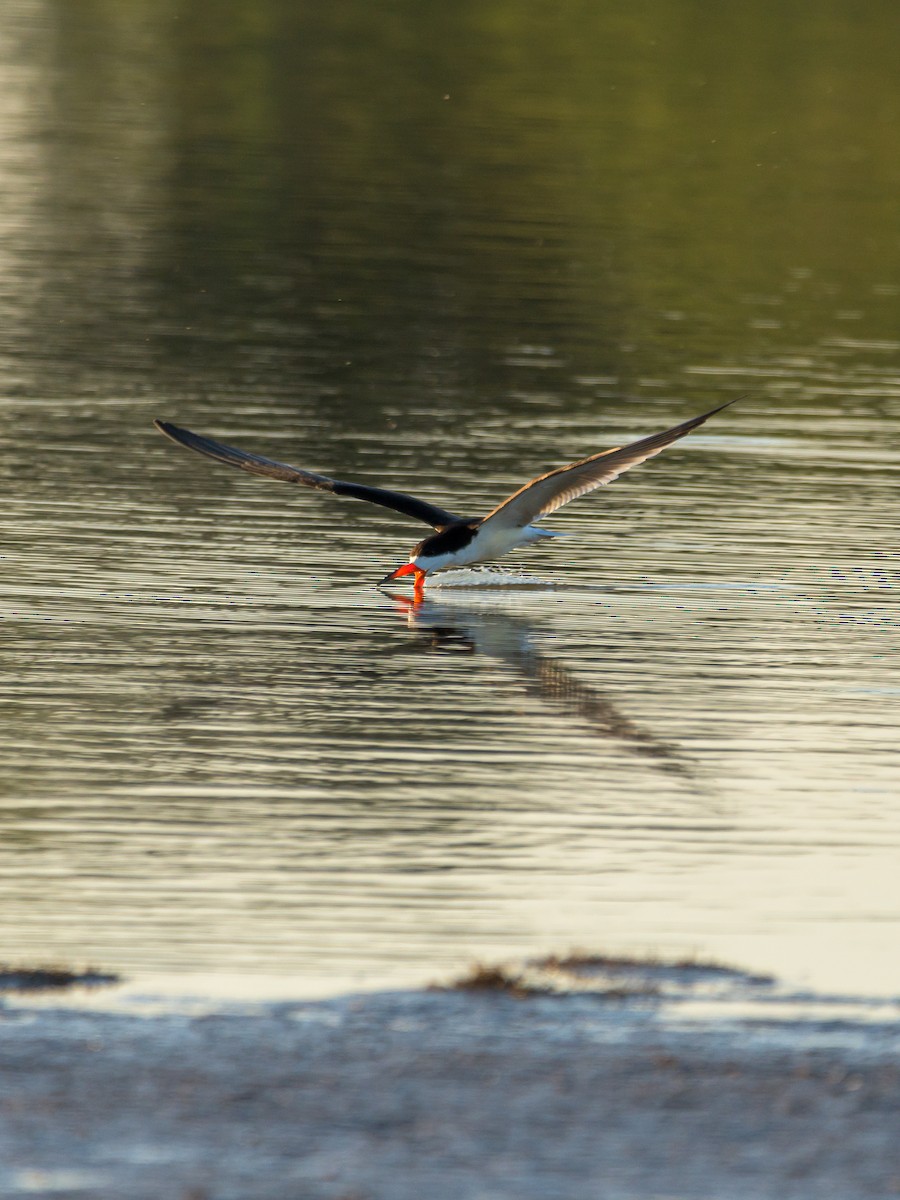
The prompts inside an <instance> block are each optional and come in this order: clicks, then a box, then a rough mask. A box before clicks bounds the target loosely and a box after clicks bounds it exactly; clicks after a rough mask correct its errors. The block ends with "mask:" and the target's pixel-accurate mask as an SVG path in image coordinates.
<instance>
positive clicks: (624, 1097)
mask: <svg viewBox="0 0 900 1200" xmlns="http://www.w3.org/2000/svg"><path fill="white" fill-rule="evenodd" d="M836 1011H837V1010H836ZM779 1014H780V1015H774V1016H773V1017H772V1018H768V1019H762V1020H759V1019H756V1020H746V1019H738V1020H730V1019H729V1020H718V1021H714V1022H685V1021H678V1020H676V1021H672V1019H671V1014H669V1015H668V1016H666V1015H665V1013H664V1012H663V1011H662V1008H661V1007H660V1006H658V1005H655V1004H654V1003H650V1002H646V1001H645V1002H642V1001H640V1000H635V999H628V1000H622V999H617V1000H613V999H610V998H609V997H606V998H603V997H598V996H597V995H573V996H563V997H547V996H530V997H527V998H516V997H514V996H510V995H506V994H493V993H489V992H488V993H481V992H474V993H465V992H410V993H393V994H379V995H369V996H361V997H355V998H345V999H341V1000H336V1001H327V1002H317V1003H290V1004H272V1005H266V1006H259V1007H257V1008H254V1009H253V1010H250V1011H248V1010H240V1009H236V1008H235V1009H232V1010H225V1011H219V1012H213V1013H209V1014H206V1015H190V1014H189V1013H177V1012H168V1013H162V1014H157V1015H152V1016H140V1015H135V1014H133V1013H117V1012H102V1011H81V1010H78V1009H66V1008H62V1007H54V1008H48V1007H44V1006H42V1007H40V1008H28V1007H18V1006H10V1007H6V1008H4V1009H2V1010H0V1078H2V1091H0V1196H3V1197H4V1198H5V1197H19V1196H25V1195H27V1196H30V1197H34V1196H48V1197H50V1196H52V1197H55V1198H57V1200H59V1198H66V1197H73V1198H74V1197H80V1198H83V1197H91V1198H96V1200H124V1198H128V1200H160V1198H161V1197H166V1198H167V1200H269V1198H271V1200H291V1198H297V1200H422V1198H423V1197H428V1198H429V1200H501V1198H502V1200H532V1198H534V1200H537V1198H540V1200H582V1198H591V1200H592V1198H594V1197H596V1198H598V1200H626V1198H629V1200H631V1198H637V1197H640V1198H642V1200H647V1198H651V1197H652V1198H654V1200H656V1198H659V1200H663V1198H666V1200H687V1198H693V1197H703V1198H710V1200H712V1198H716V1200H743V1198H747V1200H750V1198H752V1200H763V1198H769V1197H771V1198H772V1200H800V1198H803V1200H807V1198H808V1200H825V1198H830V1197H835V1198H840V1200H859V1198H861V1197H882V1196H884V1197H891V1196H897V1195H900V1060H898V1056H897V1050H898V1037H897V1028H896V1025H893V1024H891V1023H890V1022H885V1021H881V1022H879V1021H878V1020H872V1021H865V1022H859V1021H857V1020H846V1019H843V1018H841V1017H840V1016H839V1015H831V1016H829V1015H828V1013H825V1014H824V1015H823V1014H821V1013H820V1014H819V1015H818V1016H817V1017H815V1019H805V1018H803V1017H802V1015H799V1014H798V1013H794V1014H788V1015H787V1017H785V1015H784V1012H783V1006H782V1007H781V1008H780V1009H779Z"/></svg>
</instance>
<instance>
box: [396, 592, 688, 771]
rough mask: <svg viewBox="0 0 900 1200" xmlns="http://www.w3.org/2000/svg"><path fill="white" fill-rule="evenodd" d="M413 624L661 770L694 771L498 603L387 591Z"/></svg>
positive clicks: (428, 638) (436, 643)
mask: <svg viewBox="0 0 900 1200" xmlns="http://www.w3.org/2000/svg"><path fill="white" fill-rule="evenodd" d="M388 595H390V598H391V599H392V600H393V601H395V603H396V604H397V611H398V612H399V613H400V614H401V615H402V616H404V617H405V618H406V622H407V624H408V626H409V628H410V629H411V630H413V631H414V632H416V633H419V634H422V635H423V637H424V639H425V644H426V645H427V647H428V648H429V649H430V650H433V651H438V652H440V651H449V652H454V651H455V652H463V653H470V654H481V655H484V656H485V657H486V658H490V659H494V660H496V661H498V662H502V663H503V664H504V665H505V666H507V667H509V668H510V669H511V670H512V671H513V672H514V674H515V675H516V677H517V678H518V680H519V682H520V683H521V685H522V687H523V689H524V691H525V693H526V694H527V695H529V696H534V697H535V698H536V699H538V700H540V701H541V702H542V703H544V704H549V705H551V706H552V707H554V708H556V709H559V710H561V711H562V712H564V713H566V714H567V715H568V716H570V717H573V718H575V719H576V720H578V721H581V722H583V724H584V725H585V726H586V727H587V728H588V729H590V730H591V732H593V733H594V734H595V735H596V736H597V737H602V738H614V739H616V740H618V741H621V742H623V743H624V744H625V745H627V746H628V747H629V748H630V749H631V750H633V751H634V752H635V753H637V754H640V755H641V756H643V757H646V758H652V759H654V760H655V762H656V764H657V766H658V767H659V768H661V769H662V770H666V771H669V772H671V773H673V774H676V775H680V776H682V777H683V778H686V779H693V778H694V772H693V771H692V770H691V769H690V767H689V765H688V764H687V763H685V761H684V760H683V758H682V757H681V756H680V755H679V752H678V751H677V750H676V749H675V747H673V746H671V745H669V744H667V743H666V742H664V741H661V740H660V739H659V738H657V737H654V735H653V734H652V733H650V732H649V731H648V730H646V729H644V728H643V727H642V726H641V725H639V724H638V723H637V722H636V721H632V720H631V718H630V717H626V716H625V715H624V713H622V712H621V711H620V710H619V708H618V707H617V706H616V705H615V704H614V703H613V701H612V700H609V699H608V698H607V697H606V696H604V695H603V694H602V693H600V692H598V691H597V690H596V689H595V688H592V687H589V686H588V685H587V684H586V683H582V681H581V680H579V679H577V678H576V677H575V676H574V675H573V674H572V672H571V671H569V670H568V669H567V668H566V667H564V666H563V665H562V663H561V662H559V661H558V660H557V659H555V658H553V657H552V656H551V655H548V654H547V653H546V652H545V651H544V650H543V649H541V650H537V649H536V648H535V646H534V643H533V638H532V634H533V625H532V624H531V622H529V621H526V620H523V619H522V618H521V617H519V616H512V615H510V614H509V613H508V612H503V611H500V610H498V609H496V608H495V609H490V610H487V609H483V608H478V607H474V606H469V607H463V606H462V605H458V604H441V603H439V602H437V601H435V600H432V599H430V598H426V599H422V600H418V601H417V600H414V599H409V598H408V597H406V596H399V595H396V594H394V593H388Z"/></svg>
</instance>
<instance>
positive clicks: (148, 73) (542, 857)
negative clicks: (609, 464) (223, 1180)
mask: <svg viewBox="0 0 900 1200" xmlns="http://www.w3.org/2000/svg"><path fill="white" fill-rule="evenodd" d="M331 8H332V6H319V5H309V6H305V5H296V4H294V3H293V2H289V0H256V2H255V3H254V4H252V5H249V4H240V3H237V2H233V3H222V2H221V0H217V2H216V4H212V3H204V2H202V0H201V2H198V0H190V3H188V0H153V2H152V3H150V2H149V0H148V2H147V3H141V2H139V0H130V2H128V3H122V2H121V0H117V2H116V3H115V4H113V3H102V2H100V0H93V2H90V3H89V2H87V0H85V2H84V3H80V4H78V5H72V4H70V3H68V2H66V0H57V2H51V0H46V2H42V0H7V3H6V4H4V6H3V10H2V14H0V318H2V319H0V363H2V376H0V379H2V385H0V438H2V454H0V474H2V488H3V490H2V494H3V498H4V503H3V506H2V511H0V538H2V546H0V552H2V558H3V567H4V571H3V575H2V581H0V605H2V607H0V611H2V614H3V626H2V629H3V634H4V642H3V645H4V658H3V672H2V676H0V702H2V713H3V732H4V737H3V739H2V742H0V782H2V797H0V804H2V807H0V814H2V839H0V958H2V959H6V960H14V961H22V960H25V961H30V962H34V961H41V962H46V961H48V960H50V961H60V960H62V961H64V962H75V963H83V962H90V963H93V964H96V965H98V966H102V967H105V968H112V969H118V970H121V971H123V972H125V973H128V974H130V975H132V976H136V977H137V978H138V979H139V980H145V981H148V982H150V981H153V982H154V983H155V985H156V986H168V987H174V988H178V987H184V988H189V987H194V988H196V987H200V988H201V989H210V990H216V989H218V990H222V989H224V990H226V991H228V990H231V991H237V990H240V991H243V992H250V993H253V992H255V993H257V994H266V993H271V992H274V991H276V990H280V991H285V992H293V993H296V994H312V993H321V992H328V991H334V990H340V989H347V988H353V987H358V986H369V987H379V986H383V985H386V984H395V983H398V982H408V981H414V982H421V981H427V980H431V979H434V978H439V977H444V976H446V975H447V974H448V972H451V971H453V970H454V969H456V968H457V967H458V966H459V965H460V964H465V963H466V962H468V961H469V960H470V959H472V958H473V957H489V956H495V955H512V954H526V953H530V952H533V951H548V950H565V949H568V948H570V947H573V946H582V947H587V948H591V949H596V950H621V951H634V950H652V951H657V952H665V953H668V952H677V953H683V952H694V953H699V954H702V955H714V956H716V957H718V958H720V959H724V960H726V961H729V962H735V963H737V964H740V965H746V966H750V967H755V968H762V969H767V970H773V971H776V972H778V973H779V974H782V975H785V976H787V977H788V978H789V979H791V980H794V981H797V980H805V981H808V982H810V983H812V984H814V985H816V986H819V987H825V988H834V989H840V990H852V991H866V992H871V993H881V994H891V993H898V992H900V955H898V954H897V945H898V932H900V931H898V922H900V887H898V883H897V879H898V850H900V764H898V749H897V719H898V714H900V678H898V673H897V648H898V645H897V644H898V629H900V607H898V600H897V598H898V595H900V592H898V584H900V568H898V557H897V514H898V505H897V494H898V478H900V476H898V467H900V221H898V211H897V203H896V197H897V195H898V194H900V154H898V152H897V149H898V148H897V133H896V131H897V128H898V125H900V87H898V83H897V78H896V61H895V52H894V48H895V46H896V37H895V36H894V35H895V34H896V33H897V29H896V26H897V24H898V21H900V15H898V10H897V8H896V6H895V5H894V4H893V3H887V2H885V3H879V2H877V0H876V3H870V4H867V5H860V4H855V3H852V2H850V0H844V2H841V0H838V2H837V3H834V4H830V5H827V6H825V7H824V8H823V9H821V10H817V11H816V12H811V11H810V9H809V6H808V5H805V4H800V3H799V0H797V2H792V0H789V2H788V3H786V4H785V3H783V2H779V3H778V4H776V3H774V0H773V2H772V3H767V2H759V3H754V4H751V5H749V6H744V7H743V8H742V9H741V10H740V11H738V10H734V11H729V12H727V13H726V12H712V13H711V12H710V9H709V6H708V5H703V4H700V3H697V4H681V3H679V4H672V3H664V2H663V0H656V2H654V0H648V2H647V3H646V4H642V5H639V6H636V7H635V8H634V10H633V11H629V12H624V11H623V9H622V6H620V5H613V4H609V5H606V4H600V5H589V6H581V5H579V4H575V3H572V4H570V5H562V6H559V5H553V6H550V5H546V6H545V5H542V4H538V5H536V6H531V7H530V8H529V10H528V12H527V13H526V12H524V11H523V8H522V6H521V5H518V4H512V3H509V2H504V0H490V2H484V0H482V2H480V3H479V4H477V5H467V4H462V5H456V6H451V7H450V8H447V7H446V6H444V5H437V4H431V3H422V0H415V3H413V0H406V2H404V0H401V3H399V4H396V5H393V6H391V7H390V11H389V12H384V11H376V9H373V8H372V6H370V5H367V4H363V3H361V2H360V3H353V2H351V3H346V4H342V5H339V6H334V11H331ZM326 10H327V11H326ZM744 393H746V399H744V400H743V401H742V402H741V403H739V404H737V405H735V406H734V407H733V408H731V409H729V410H728V411H727V412H725V413H722V414H721V415H720V416H718V417H717V418H715V419H714V421H712V422H711V423H710V424H709V425H707V426H705V427H704V429H703V430H702V431H701V432H700V433H699V434H697V435H695V436H693V437H691V438H690V439H689V440H688V441H686V442H683V443H680V444H679V446H678V447H675V448H673V449H671V450H669V451H668V452H666V454H664V455H663V456H661V457H660V458H658V459H656V460H655V461H654V462H653V463H650V464H647V465H646V466H645V467H643V468H641V469H639V470H638V471H636V472H634V473H632V474H630V475H629V476H628V477H627V478H626V479H624V480H621V481H619V482H618V483H616V484H615V485H614V486H613V487H612V488H610V489H609V490H608V491H605V492H604V493H602V494H600V495H599V496H595V497H593V498H589V499H586V500H583V501H581V502H579V503H576V504H574V505H572V506H571V507H570V508H568V509H566V510H564V511H562V512H560V513H558V514H557V515H556V516H555V517H554V518H553V519H551V520H550V521H548V525H549V526H550V527H552V528H555V529H558V530H561V531H564V532H566V533H570V534H573V535H575V536H573V537H572V538H570V539H566V540H561V541H560V542H558V543H556V544H555V545H553V546H550V547H545V548H541V549H540V550H537V549H535V550H531V551H523V552H521V554H519V555H518V556H516V557H510V558H509V559H507V560H505V562H504V564H503V569H504V572H505V574H502V575H492V576H490V577H489V578H487V579H484V578H482V579H481V580H480V581H479V580H478V579H477V578H476V579H475V580H473V579H472V578H471V577H469V578H468V583H469V584H471V585H472V586H460V585H459V580H457V581H455V582H456V586H454V580H453V579H452V578H448V579H447V581H446V583H445V584H444V586H435V587H434V588H433V589H431V590H430V591H429V598H428V601H427V603H426V604H425V605H423V606H422V607H421V608H420V609H417V610H411V609H410V608H409V606H408V605H406V604H404V603H403V602H402V601H399V600H392V599H391V598H389V597H387V596H385V595H383V594H381V593H379V592H378V591H376V590H375V589H374V588H373V586H372V584H373V582H374V581H375V580H377V579H379V578H380V577H381V576H383V575H384V574H385V573H386V572H387V571H388V570H390V569H392V568H393V567H395V566H397V565H398V564H399V563H400V562H401V561H403V560H404V559H405V557H406V554H407V552H408V550H409V549H410V547H411V546H412V545H413V544H414V543H415V542H416V541H418V540H419V538H420V537H421V536H422V535H423V533H424V532H425V531H424V527H422V528H419V527H416V526H411V525H410V523H409V522H407V521H405V520H404V519H403V518H401V517H395V516H394V515H392V514H390V513H388V512H386V511H383V510H376V509H374V508H372V509H370V508H368V507H367V506H364V505H359V504H354V503H353V502H350V501H348V502H340V501H337V500H335V499H333V498H331V499H330V498H328V497H324V496H319V495H317V494H314V493H306V492H301V491H300V490H299V489H291V488H288V487H285V486H283V485H277V484H274V483H269V482H266V481H261V480H256V479H251V478H249V477H245V476H242V475H240V474H238V473H237V472H233V471H229V470H227V469H226V468H224V467H218V466H216V465H215V464H212V463H208V462H205V461H203V460H200V459H198V458H195V457H193V456H190V455H188V454H187V453H185V452H184V451H181V450H180V449H178V448H177V447H175V446H172V445H170V444H169V443H166V442H165V441H164V440H163V439H162V438H160V437H159V436H158V435H157V434H156V433H155V432H154V431H153V429H152V427H151V421H152V418H153V417H156V416H160V417H165V418H168V419H170V420H175V421H178V422H179V423H183V424H186V425H188V426H190V427H193V428H195V429H199V430H201V431H204V432H208V433H211V434H213V435H215V436H218V437H221V438H223V439H225V440H231V441H234V442H236V443H238V444H240V445H245V446H247V447H248V448H251V449H257V450H259V451H260V452H262V453H267V454H271V455H274V456H276V457H281V458H284V459H286V460H288V461H294V462H297V463H299V464H301V465H304V466H308V467H310V468H312V469H318V470H321V471H324V472H328V473H333V474H336V475H337V476H339V477H349V478H355V479H359V480H362V481H367V482H374V483H382V484H388V485H394V486H397V487H401V488H405V489H408V490H410V491H412V492H415V493H418V494H421V495H423V496H425V497H427V498H429V499H432V500H434V501H436V502H437V503H439V504H442V505H445V506H447V507H450V508H454V509H457V510H459V511H461V512H463V513H471V514H473V515H478V514H480V513H482V512H485V511H487V510H488V508H490V507H492V506H493V504H494V503H496V502H497V500H498V499H500V498H501V497H503V496H504V495H506V494H507V493H508V492H509V491H511V490H512V489H513V488H515V487H517V486H519V485H520V484H521V483H522V482H524V481H525V480H526V479H527V478H529V477H530V476H532V475H534V474H537V473H538V472H540V471H542V470H545V469H547V468H549V467H551V466H556V465H559V464H561V463H563V462H566V461H568V460H571V459H573V458H576V457H580V456H582V455H585V454H588V453H591V452H594V451H596V450H599V449H603V448H606V447H607V446H611V445H615V444H620V443H621V442H622V441H624V440H626V439H630V438H636V437H639V436H642V435H643V434H645V433H649V432H653V431H655V430H658V429H662V428H665V427H666V426H667V425H670V424H674V423H676V422H677V421H680V420H683V419H685V418H686V417H688V416H690V415H693V414H694V413H697V412H701V411H703V409H704V408H707V407H709V408H711V407H713V406H714V405H715V404H717V403H720V402H721V401H723V400H725V399H727V398H730V397H733V396H737V395H741V394H744ZM528 581H532V583H534V581H541V582H542V583H543V584H544V585H545V586H525V585H526V584H527V583H528ZM462 582H463V583H465V582H467V580H466V579H464V580H463V581H462ZM499 584H505V585H506V586H498V585H499ZM198 977H199V978H198Z"/></svg>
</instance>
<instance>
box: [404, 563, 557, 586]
mask: <svg viewBox="0 0 900 1200" xmlns="http://www.w3.org/2000/svg"><path fill="white" fill-rule="evenodd" d="M556 586H557V585H556V584H555V583H553V582H552V581H551V580H548V579H540V578H538V576H537V575H525V574H523V573H522V572H521V571H504V570H502V569H497V568H491V567H482V568H479V567H471V568H468V567H464V568H461V569H460V570H458V571H448V572H447V573H446V574H441V575H437V576H435V577H434V578H433V579H429V581H428V584H427V587H428V589H429V591H450V590H453V589H455V588H483V587H492V588H496V587H506V588H529V587H530V588H555V587H556Z"/></svg>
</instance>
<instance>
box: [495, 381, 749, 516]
mask: <svg viewBox="0 0 900 1200" xmlns="http://www.w3.org/2000/svg"><path fill="white" fill-rule="evenodd" d="M734 402H735V401H734V400H729V401H728V402H727V403H726V404H720V405H719V407H718V408H713V409H711V410H710V411H709V412H707V413H703V414H702V416H699V417H692V418H691V420H690V421H684V422H682V424H681V425H675V426H674V427H673V428H672V429H666V430H664V431H663V432H662V433H653V434H651V435H650V436H649V437H645V438H641V440H640V441H639V442H632V443H631V445H630V446H618V447H616V448H615V449H613V450H603V451H602V452H601V453H600V454H592V455H591V457H590V458H582V459H580V460H579V461H578V462H574V463H569V465H568V466H567V467H558V468H557V469H556V470H555V471H548V472H547V474H546V475H539V476H538V477H537V479H532V481H531V482H530V483H526V484H525V486H524V487H523V488H519V490H518V491H517V492H513V494H512V495H511V496H508V497H507V498H506V500H504V501H503V503H502V504H498V505H497V507H496V508H495V509H493V510H492V511H491V512H489V513H488V515H487V516H486V517H485V518H484V520H483V521H482V523H481V525H482V528H483V527H484V526H485V525H487V524H488V523H489V522H490V521H496V522H497V523H498V524H502V525H505V526H508V527H510V528H513V529H518V528H523V527H524V526H525V525H530V524H531V522H532V521H536V520H538V519H539V518H540V517H545V516H547V514H548V513H552V512H556V510H557V509H558V508H562V506H563V505H564V504H568V503H569V501H570V500H577V499H578V497H579V496H584V495H586V493H588V492H592V491H593V490H594V489H595V488H598V487H602V486H603V485H604V484H605V483H612V481H613V480H614V479H617V478H618V477H619V476H620V475H621V474H622V473H623V472H624V471H628V470H630V469H631V467H636V466H639V464H640V463H642V462H646V461H647V459H648V458H652V457H653V455H654V454H659V452H660V450H665V448H666V446H671V445H672V443H673V442H677V441H678V439H679V438H683V437H684V435H685V434H686V433H690V432H691V430H692V429H696V428H697V426H698V425H702V424H703V422H704V421H707V420H709V418H710V417H712V416H714V415H715V414H716V413H717V412H721V411H722V409H723V408H728V405H729V404H734Z"/></svg>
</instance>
